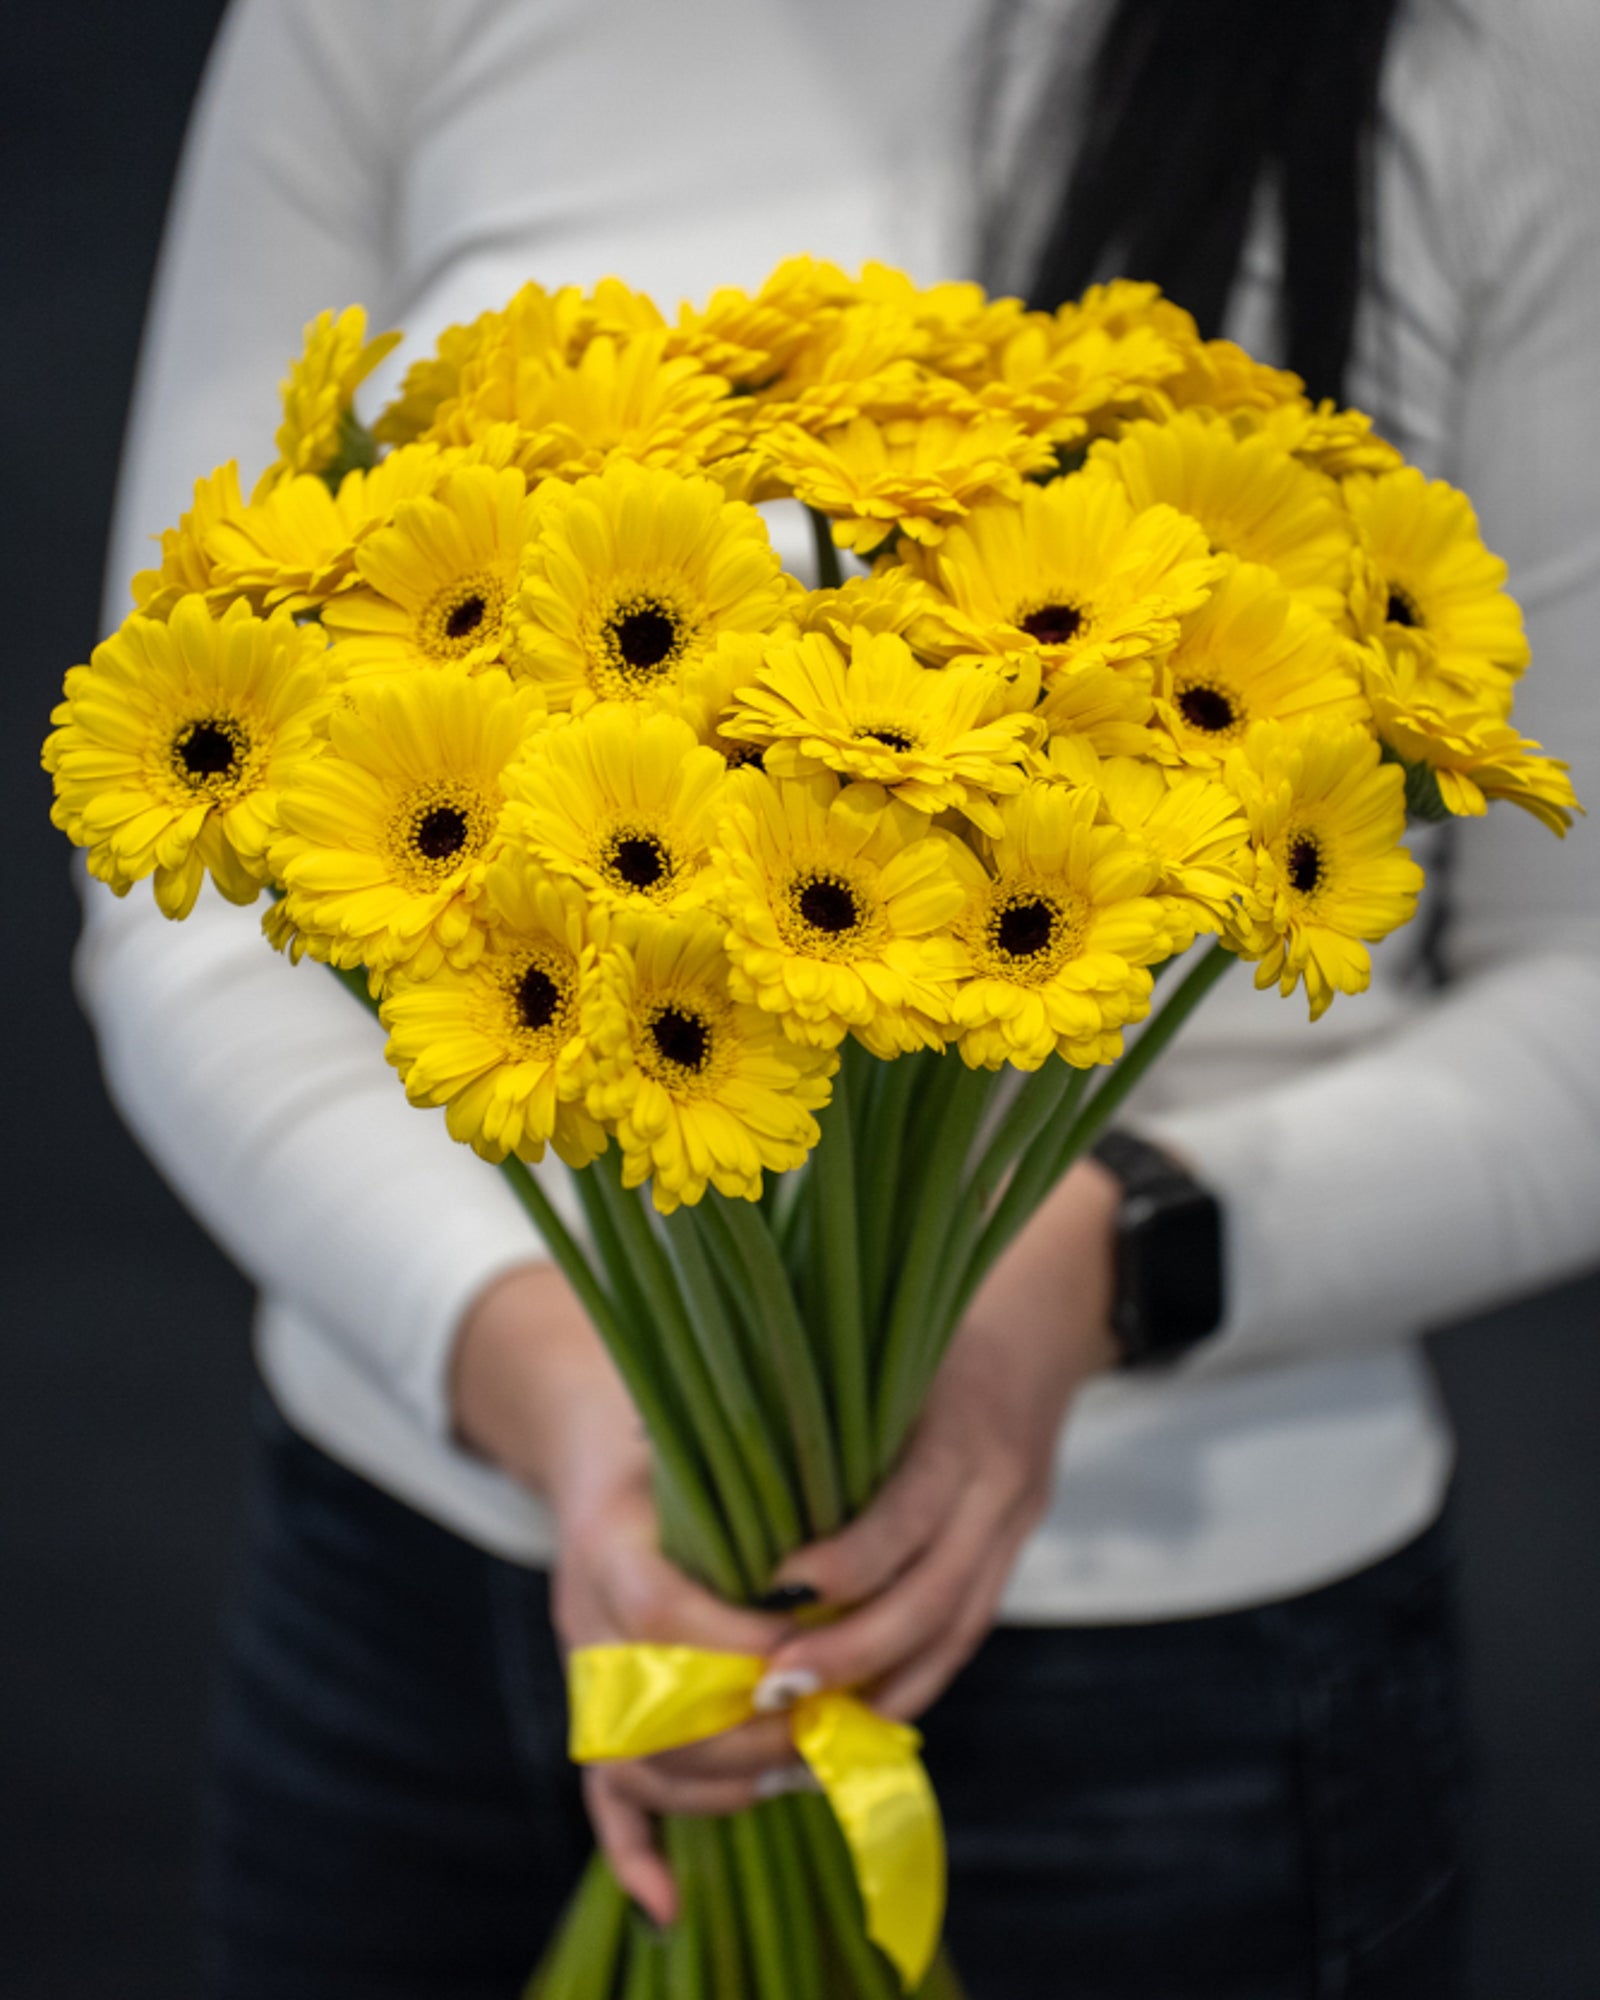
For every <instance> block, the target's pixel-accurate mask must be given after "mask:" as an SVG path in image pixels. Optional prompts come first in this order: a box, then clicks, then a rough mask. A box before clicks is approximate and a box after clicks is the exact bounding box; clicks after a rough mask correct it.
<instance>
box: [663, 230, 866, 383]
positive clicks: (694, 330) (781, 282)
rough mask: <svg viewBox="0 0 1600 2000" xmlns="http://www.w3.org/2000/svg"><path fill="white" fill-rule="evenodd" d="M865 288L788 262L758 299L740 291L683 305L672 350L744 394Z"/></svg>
mask: <svg viewBox="0 0 1600 2000" xmlns="http://www.w3.org/2000/svg"><path fill="white" fill-rule="evenodd" d="M858 295H859V287H858V286H857V285H855V284H854V282H853V281H852V280H851V279H849V278H847V277H846V276H845V274H844V272H843V271H841V270H840V269H839V268H838V266H837V265H834V264H824V263H819V262H818V261H817V259H816V258H814V257H790V258H787V259H786V260H785V261H784V262H783V263H781V264H780V265H779V266H778V268H777V269H776V270H775V271H774V272H773V273H772V275H771V276H770V277H769V278H768V279H767V280H766V281H765V283H764V284H763V285H762V286H761V289H760V290H759V291H758V292H756V293H755V295H754V296H753V297H752V296H751V295H750V294H748V293H746V292H742V291H739V290H738V289H737V288H736V287H734V286H727V287H724V288H723V289H722V290H720V291H716V292H713V293H712V295H711V298H710V300H709V301H708V302H707V304H706V305H705V306H704V307H703V308H701V309H698V310H697V309H696V308H695V307H693V306H689V305H685V306H683V307H682V308H681V310H680V311H679V314H678V324H677V327H676V329H675V330H674V332H673V335H672V338H671V341H670V342H669V346H668V352H669V353H673V354H687V355H689V356H691V357H692V358H693V359H694V360H696V361H698V362H699V363H700V364H701V365H702V366H703V367H705V368H708V369H710V370H711V371H712V372H713V373H714V374H718V375H725V376H727V377H728V379H729V380H730V381H731V382H734V383H735V384H737V385H738V386H739V387H740V388H742V389H764V388H767V387H769V386H770V385H771V384H772V383H773V382H774V381H775V379H776V378H777V377H778V376H780V375H781V374H782V373H783V371H784V370H785V369H787V368H790V367H792V366H794V365H795V364H796V363H797V362H798V361H799V360H800V357H801V356H802V354H803V353H804V352H805V351H806V350H807V349H808V348H809V347H810V346H811V345H812V344H813V343H814V342H816V341H817V340H819V339H821V338H824V337H825V336H826V335H827V334H828V333H829V332H830V331H831V329H832V326H833V323H834V321H835V320H836V319H837V318H838V314H839V311H840V309H841V308H842V307H843V306H845V305H847V304H849V303H850V302H851V301H852V300H853V299H855V298H856V297H857V296H858Z"/></svg>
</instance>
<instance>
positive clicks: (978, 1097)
mask: <svg viewBox="0 0 1600 2000" xmlns="http://www.w3.org/2000/svg"><path fill="white" fill-rule="evenodd" d="M942 1060H943V1061H944V1062H947V1063H951V1064H954V1065H955V1067H956V1069H957V1070H958V1071H959V1074H958V1075H956V1076H955V1077H954V1079H953V1081H952V1082H951V1084H950V1086H949V1089H948V1096H947V1102H946V1104H945V1106H944V1116H943V1119H942V1122H941V1127H940V1129H939V1131H938V1132H937V1133H936V1134H933V1135H930V1136H929V1138H928V1139H927V1140H926V1141H925V1142H924V1143H925V1144H926V1149H927V1152H928V1155H929V1159H928V1167H927V1171H926V1173H925V1174H924V1175H923V1176H922V1179H921V1185H920V1188H919V1190H918V1194H917V1203H916V1210H915V1215H914V1219H913V1221H912V1225H911V1238H910V1242H909V1244H908V1245H907V1248H906V1256H905V1263H904V1266H903V1267H902V1269H901V1272H900V1282H899V1284H898V1285H897V1286H896V1288H895V1295H894V1306H893V1309H892V1311H891V1312H890V1315H889V1329H888V1332H887V1334H886V1335H885V1337H884V1350H883V1372H882V1375H881V1377H880V1380H879V1383H878V1411H877V1430H876V1438H875V1443H876V1446H877V1452H878V1465H877V1470H878V1475H879V1477H880V1478H881V1479H886V1478H887V1477H888V1475H889V1472H890V1471H891V1469H892V1468H893V1465H894V1462H895V1459H896V1458H897V1457H898V1455H899V1452H900V1447H901V1445H902V1444H903V1443H904V1442H905V1437H906V1433H907V1431H908V1430H909V1429H910V1428H911V1425H912V1423H913V1421H914V1420H915V1418H916V1414H917V1410H918V1408H919V1407H920V1402H921V1397H920V1393H919V1388H918V1385H919V1383H920V1382H921V1381H922V1380H923V1379H924V1360H923V1356H924V1351H925V1349H926V1347H927V1346H928V1344H929V1342H930V1340H936V1339H937V1329H935V1328H934V1327H933V1326H932V1324H931V1322H932V1314H933V1308H934V1294H935V1291H936V1288H937V1286H938V1283H939V1277H940V1271H941V1268H942V1263H943V1253H944V1243H945V1233H946V1231H947V1230H948V1228H949V1226H950V1215H951V1211H952V1210H953V1208H954V1207H955V1202H956V1196H957V1194H958V1192H959V1190H960V1187H961V1184H962V1180H963V1178H964V1176H965V1174H966V1167H967V1154H968V1151H969V1150H970V1148H971V1145H972V1141H973V1137H974V1135H975V1133H976V1132H977V1129H978V1124H979V1121H980V1119H981V1118H982V1116H983V1111H984V1107H985V1105H986V1104H987V1102H988V1098H989V1092H990V1089H991V1087H992V1084H993V1078H992V1077H991V1075H990V1074H989V1072H988V1071H987V1070H969V1069H968V1068H967V1067H966V1065H965V1064H964V1063H963V1062H962V1061H961V1058H960V1057H959V1056H958V1055H956V1054H955V1053H954V1052H953V1051H949V1052H947V1053H946V1054H945V1055H944V1057H943V1058H942ZM921 1123H922V1121H921V1120H920V1119H919V1120H918V1127H919V1128H920V1126H921ZM913 1143H915V1141H914V1142H913Z"/></svg>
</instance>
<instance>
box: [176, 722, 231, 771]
mask: <svg viewBox="0 0 1600 2000" xmlns="http://www.w3.org/2000/svg"><path fill="white" fill-rule="evenodd" d="M178 755H179V757H181V758H182V760H183V768H184V769H185V770H186V771H187V772H188V773H189V775H190V777H191V778H226V777H229V776H231V775H232V773H233V770H234V766H235V765H236V764H237V762H238V756H239V748H238V745H237V743H236V742H235V741H234V739H233V738H232V737H231V736H230V735H228V734H227V733H226V731H224V730H221V729H219V728H218V727H217V725H216V724H215V723H214V722H197V723H195V725H194V727H193V728H192V729H191V730H190V731H189V733H188V734H187V735H186V736H184V737H183V738H182V739H181V740H180V741H179V744H178Z"/></svg>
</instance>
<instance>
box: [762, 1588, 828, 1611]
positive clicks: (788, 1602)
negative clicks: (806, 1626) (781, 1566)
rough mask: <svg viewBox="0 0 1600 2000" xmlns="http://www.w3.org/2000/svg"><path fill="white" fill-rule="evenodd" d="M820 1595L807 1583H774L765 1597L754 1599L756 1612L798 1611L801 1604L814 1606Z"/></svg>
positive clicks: (819, 1592)
mask: <svg viewBox="0 0 1600 2000" xmlns="http://www.w3.org/2000/svg"><path fill="white" fill-rule="evenodd" d="M821 1595H822V1593H821V1591H819V1590H813V1589H812V1587H811V1585H810V1584H809V1583H775V1584H774V1585H773V1586H772V1588H771V1589H770V1590H769V1591H768V1592H767V1594H766V1596H765V1597H758V1598H757V1599H756V1609H757V1610H758V1611H798V1610H799V1609H800V1607H801V1605H803V1604H815V1603H816V1601H817V1599H818V1598H819V1597H820V1596H821Z"/></svg>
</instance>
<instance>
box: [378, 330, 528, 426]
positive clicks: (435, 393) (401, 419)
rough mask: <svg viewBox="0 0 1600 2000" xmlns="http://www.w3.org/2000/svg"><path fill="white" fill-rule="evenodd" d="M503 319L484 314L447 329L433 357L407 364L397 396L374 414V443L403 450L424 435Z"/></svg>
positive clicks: (427, 356) (429, 355) (455, 393)
mask: <svg viewBox="0 0 1600 2000" xmlns="http://www.w3.org/2000/svg"><path fill="white" fill-rule="evenodd" d="M503 319H504V315H503V314H501V313H498V312H485V313H479V315H478V317H477V318H476V319H475V320H472V321H471V322H470V323H469V324H467V325H465V326H447V327H446V328H445V330H444V331H443V333H441V334H440V336H439V341H438V345H437V347H436V348H435V349H434V351H433V353H432V354H428V355H424V356H423V357H422V359H421V360H419V361H413V362H412V364H411V366H410V367H409V368H408V369H407V370H406V372H405V376H404V378H403V379H402V381H401V383H400V393H399V394H398V395H397V396H396V397H395V399H394V401H393V402H392V403H389V404H387V405H386V406H385V408H384V409H382V410H381V411H380V412H379V413H378V416H377V419H376V421H375V422H374V424H373V426H372V435H373V439H374V441H375V442H376V443H378V444H387V445H407V444H411V443H413V442H414V441H415V440H416V439H418V438H420V437H421V436H422V435H423V433H424V432H425V431H427V430H429V429H430V428H431V427H432V425H433V423H434V420H435V419H436V418H437V417H438V415H439V412H440V410H441V409H442V408H443V407H444V405H445V404H447V403H450V402H452V401H453V400H454V399H455V398H456V397H457V396H459V395H460V393H461V376H462V371H463V369H465V368H467V367H469V366H470V365H471V364H472V362H473V361H474V360H475V359H476V358H477V356H478V355H479V354H480V353H481V352H482V351H483V349H484V348H485V346H486V345H487V344H488V343H489V342H490V341H491V340H493V338H494V337H495V333H496V331H497V329H498V328H499V326H500V325H501V324H502V322H503Z"/></svg>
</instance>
